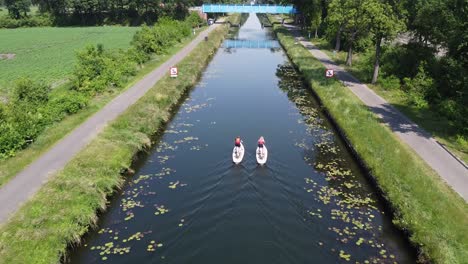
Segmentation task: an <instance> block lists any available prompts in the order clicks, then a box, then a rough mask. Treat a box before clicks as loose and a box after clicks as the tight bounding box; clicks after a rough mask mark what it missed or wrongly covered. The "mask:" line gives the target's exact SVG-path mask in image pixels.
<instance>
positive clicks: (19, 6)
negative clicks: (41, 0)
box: [5, 0, 31, 19]
mask: <svg viewBox="0 0 468 264" xmlns="http://www.w3.org/2000/svg"><path fill="white" fill-rule="evenodd" d="M30 5H31V0H5V6H6V7H7V9H8V14H9V15H10V16H11V17H12V18H14V19H20V18H23V17H27V16H28V12H29V6H30Z"/></svg>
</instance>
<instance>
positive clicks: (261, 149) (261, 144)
mask: <svg viewBox="0 0 468 264" xmlns="http://www.w3.org/2000/svg"><path fill="white" fill-rule="evenodd" d="M264 145H265V139H264V138H263V136H261V137H260V138H259V139H258V147H259V148H260V153H259V154H261V155H262V156H263V146H264Z"/></svg>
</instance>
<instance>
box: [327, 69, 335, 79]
mask: <svg viewBox="0 0 468 264" xmlns="http://www.w3.org/2000/svg"><path fill="white" fill-rule="evenodd" d="M333 76H335V71H334V70H333V69H327V70H326V71H325V77H327V78H332V77H333Z"/></svg>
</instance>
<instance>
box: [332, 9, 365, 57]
mask: <svg viewBox="0 0 468 264" xmlns="http://www.w3.org/2000/svg"><path fill="white" fill-rule="evenodd" d="M369 1H373V0H354V1H345V2H346V3H345V4H344V8H345V10H346V11H345V14H344V21H345V24H344V33H345V34H346V37H347V42H348V54H347V56H346V65H348V66H351V65H352V64H353V47H354V43H355V42H356V41H357V40H359V38H361V37H362V36H364V35H366V34H367V33H368V29H369V24H370V17H369V12H368V10H367V9H366V8H365V6H366V5H367V2H369ZM330 12H332V11H331V10H330Z"/></svg>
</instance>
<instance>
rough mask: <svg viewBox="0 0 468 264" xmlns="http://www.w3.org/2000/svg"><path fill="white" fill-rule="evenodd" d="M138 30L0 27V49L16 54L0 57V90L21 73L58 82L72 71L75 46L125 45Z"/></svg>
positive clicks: (114, 46) (127, 44)
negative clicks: (4, 57) (1, 58)
mask: <svg viewBox="0 0 468 264" xmlns="http://www.w3.org/2000/svg"><path fill="white" fill-rule="evenodd" d="M137 30H138V27H120V26H104V27H78V28H73V27H67V28H57V27H44V28H18V29H0V40H1V41H0V53H13V54H15V55H16V56H15V57H14V58H13V59H9V60H4V59H3V60H0V94H2V93H3V94H4V93H5V92H7V91H8V90H9V88H10V87H11V84H12V83H13V82H14V80H16V79H18V78H20V77H23V76H27V77H30V78H32V79H35V80H44V81H46V82H47V83H50V84H54V83H55V84H57V83H61V82H62V81H63V80H66V79H67V78H68V77H69V76H70V74H71V72H72V71H73V65H74V62H75V54H76V51H77V50H80V49H82V48H84V47H85V46H86V45H88V44H98V43H100V44H103V45H104V48H106V49H108V48H128V47H129V46H130V41H131V40H132V37H133V34H134V33H135V31H137Z"/></svg>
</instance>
